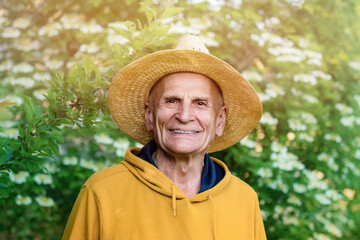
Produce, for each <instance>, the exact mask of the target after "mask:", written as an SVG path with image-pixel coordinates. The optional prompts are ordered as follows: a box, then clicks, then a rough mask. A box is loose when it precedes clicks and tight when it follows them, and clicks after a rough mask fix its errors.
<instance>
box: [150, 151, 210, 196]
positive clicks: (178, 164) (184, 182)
mask: <svg viewBox="0 0 360 240" xmlns="http://www.w3.org/2000/svg"><path fill="white" fill-rule="evenodd" d="M152 157H153V160H154V161H155V164H156V165H157V167H158V168H159V170H160V171H161V172H163V173H164V174H165V175H166V176H167V177H168V178H169V179H170V180H171V181H173V182H174V183H175V184H176V185H177V186H178V187H179V188H180V189H181V190H182V191H183V192H184V193H185V195H186V196H187V197H189V198H190V197H192V196H194V195H196V194H197V193H198V192H199V190H200V188H201V174H202V171H203V168H204V156H203V155H196V156H186V157H185V156H172V155H169V154H166V153H164V152H163V151H161V150H160V149H158V150H157V151H156V152H154V154H153V156H152Z"/></svg>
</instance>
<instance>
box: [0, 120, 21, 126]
mask: <svg viewBox="0 0 360 240" xmlns="http://www.w3.org/2000/svg"><path fill="white" fill-rule="evenodd" d="M17 124H18V122H16V121H1V122H0V126H2V127H3V128H12V127H14V126H16V125H17Z"/></svg>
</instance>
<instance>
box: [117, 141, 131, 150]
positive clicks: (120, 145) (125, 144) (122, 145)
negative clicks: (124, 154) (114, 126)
mask: <svg viewBox="0 0 360 240" xmlns="http://www.w3.org/2000/svg"><path fill="white" fill-rule="evenodd" d="M129 146H130V142H129V140H128V139H127V138H119V139H117V140H116V141H114V147H115V148H117V149H124V150H127V149H128V148H129Z"/></svg>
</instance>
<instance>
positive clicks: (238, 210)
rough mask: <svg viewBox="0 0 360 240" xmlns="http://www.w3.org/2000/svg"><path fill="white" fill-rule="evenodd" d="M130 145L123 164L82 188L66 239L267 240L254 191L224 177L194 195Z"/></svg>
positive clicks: (229, 176) (227, 174)
mask: <svg viewBox="0 0 360 240" xmlns="http://www.w3.org/2000/svg"><path fill="white" fill-rule="evenodd" d="M139 151H140V149H138V148H130V149H129V150H128V151H127V152H126V155H125V158H124V159H125V160H124V161H123V162H121V163H120V164H118V165H116V166H114V167H110V168H107V169H105V170H102V171H100V172H97V173H95V174H94V175H93V176H91V177H90V178H89V179H88V181H87V182H86V183H85V184H84V186H83V187H82V189H81V191H80V194H79V196H78V198H77V200H76V202H75V205H74V207H73V209H72V212H71V214H70V217H69V220H68V223H67V225H66V228H65V232H64V235H63V238H62V239H76V240H81V239H88V240H90V239H104V240H110V239H134V240H147V239H149V240H165V239H166V240H177V239H179V240H180V239H181V240H187V239H189V240H190V239H194V240H201V239H216V240H231V239H237V240H265V239H266V236H265V230H264V225H263V222H262V219H261V215H260V209H259V203H258V199H257V195H256V193H255V192H254V190H253V189H252V188H251V187H250V186H249V185H247V184H246V183H245V182H243V181H241V180H240V179H238V178H236V177H234V176H232V175H231V173H230V172H229V170H228V168H227V167H226V165H225V164H224V163H223V162H221V161H219V160H217V159H213V161H214V162H215V163H216V164H218V165H220V166H221V167H223V168H224V170H225V176H224V178H223V179H222V180H221V181H220V182H219V183H218V184H217V185H216V186H215V187H213V188H211V189H209V190H207V191H204V192H202V193H199V194H197V195H195V196H193V197H191V198H187V197H186V195H185V194H184V193H183V192H182V191H181V190H180V189H179V188H178V187H177V186H176V185H175V184H174V183H173V182H172V181H171V180H170V179H169V178H168V177H167V176H166V175H165V174H163V173H162V172H161V171H159V170H158V169H157V168H156V167H154V166H153V165H152V164H150V163H148V162H146V161H144V160H142V159H141V158H138V157H137V156H135V155H134V154H133V153H135V152H139Z"/></svg>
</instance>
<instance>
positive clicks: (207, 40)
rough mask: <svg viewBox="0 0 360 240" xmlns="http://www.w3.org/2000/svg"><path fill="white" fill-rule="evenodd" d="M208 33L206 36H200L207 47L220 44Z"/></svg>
mask: <svg viewBox="0 0 360 240" xmlns="http://www.w3.org/2000/svg"><path fill="white" fill-rule="evenodd" d="M209 33H210V32H208V33H207V35H208V36H206V37H200V38H201V40H202V41H203V43H204V44H205V45H206V46H208V47H218V46H219V45H220V44H219V42H218V41H216V40H215V39H214V38H212V37H209Z"/></svg>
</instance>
